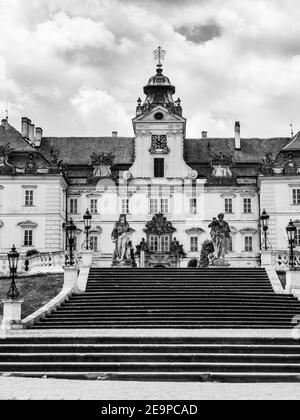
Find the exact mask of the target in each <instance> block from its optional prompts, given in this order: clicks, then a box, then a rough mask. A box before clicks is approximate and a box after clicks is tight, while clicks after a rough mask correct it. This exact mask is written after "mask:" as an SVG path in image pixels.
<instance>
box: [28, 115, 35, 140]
mask: <svg viewBox="0 0 300 420" xmlns="http://www.w3.org/2000/svg"><path fill="white" fill-rule="evenodd" d="M29 121H30V120H29ZM34 128H35V127H34V124H31V121H30V124H29V135H28V138H29V141H30V143H32V144H34V134H35V133H34Z"/></svg>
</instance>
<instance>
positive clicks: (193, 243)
mask: <svg viewBox="0 0 300 420" xmlns="http://www.w3.org/2000/svg"><path fill="white" fill-rule="evenodd" d="M190 252H199V236H191V237H190Z"/></svg>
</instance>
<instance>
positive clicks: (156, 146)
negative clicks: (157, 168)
mask: <svg viewBox="0 0 300 420" xmlns="http://www.w3.org/2000/svg"><path fill="white" fill-rule="evenodd" d="M151 139H152V144H151V148H150V149H149V152H150V153H151V154H153V155H154V154H164V155H166V154H168V153H170V149H169V147H168V145H167V136H166V135H165V134H163V135H155V136H152V137H151Z"/></svg>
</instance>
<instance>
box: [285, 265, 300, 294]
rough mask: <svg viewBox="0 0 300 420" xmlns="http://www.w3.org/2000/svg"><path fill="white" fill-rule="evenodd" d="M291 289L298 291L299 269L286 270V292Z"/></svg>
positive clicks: (291, 290)
mask: <svg viewBox="0 0 300 420" xmlns="http://www.w3.org/2000/svg"><path fill="white" fill-rule="evenodd" d="M293 290H297V291H300V269H299V268H296V269H294V270H288V271H287V272H286V288H285V291H286V292H287V293H291V292H293Z"/></svg>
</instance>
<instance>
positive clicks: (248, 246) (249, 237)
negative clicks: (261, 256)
mask: <svg viewBox="0 0 300 420" xmlns="http://www.w3.org/2000/svg"><path fill="white" fill-rule="evenodd" d="M247 241H248V243H247ZM244 245H245V252H247V253H251V252H253V249H254V247H253V236H252V235H246V236H245V239H244Z"/></svg>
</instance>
